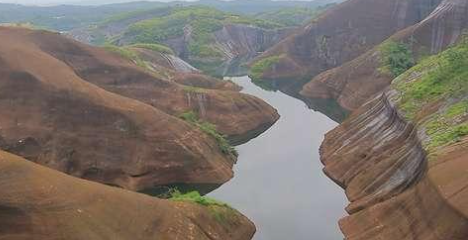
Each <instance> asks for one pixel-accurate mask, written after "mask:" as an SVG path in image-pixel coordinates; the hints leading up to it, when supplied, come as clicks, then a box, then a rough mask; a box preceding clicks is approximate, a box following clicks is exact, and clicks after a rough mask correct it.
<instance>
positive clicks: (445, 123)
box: [394, 41, 468, 150]
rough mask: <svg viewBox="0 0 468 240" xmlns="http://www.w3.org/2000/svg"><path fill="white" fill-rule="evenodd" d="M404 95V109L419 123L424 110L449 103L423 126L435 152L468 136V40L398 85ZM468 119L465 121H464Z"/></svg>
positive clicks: (418, 68) (403, 77)
mask: <svg viewBox="0 0 468 240" xmlns="http://www.w3.org/2000/svg"><path fill="white" fill-rule="evenodd" d="M394 86H395V88H396V89H397V90H398V91H399V92H400V96H401V97H400V100H399V102H398V104H399V107H400V109H401V110H402V112H403V113H404V114H405V117H406V118H408V119H409V120H415V119H416V117H417V116H418V114H419V112H420V111H421V109H424V108H425V107H427V106H431V105H433V104H437V103H440V102H442V103H447V104H448V105H445V106H444V107H443V108H441V109H440V110H439V111H438V112H437V113H435V114H432V115H430V116H428V117H427V120H424V121H425V122H424V123H423V125H424V127H425V130H426V134H427V136H428V140H427V141H425V146H426V147H427V148H428V149H429V150H432V149H434V148H437V147H440V146H444V145H446V144H450V143H453V142H456V141H458V140H460V139H461V138H462V137H464V136H466V135H468V123H466V118H464V117H465V116H466V115H467V114H468V100H467V99H466V96H467V95H468V41H462V42H461V43H460V44H458V45H456V46H454V47H451V48H450V49H448V50H446V51H444V52H442V53H440V54H438V55H435V56H431V57H428V58H426V59H424V60H423V61H422V62H421V63H420V64H418V65H417V66H415V67H413V68H412V69H410V70H409V71H407V72H406V73H405V74H402V75H401V76H400V77H398V78H397V79H396V80H395V82H394ZM464 119H465V120H464Z"/></svg>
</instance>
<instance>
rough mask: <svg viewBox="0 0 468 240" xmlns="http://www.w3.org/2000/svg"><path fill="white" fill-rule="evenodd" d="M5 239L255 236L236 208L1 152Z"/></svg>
mask: <svg viewBox="0 0 468 240" xmlns="http://www.w3.org/2000/svg"><path fill="white" fill-rule="evenodd" d="M0 173H1V174H0V187H1V190H0V193H1V194H0V238H1V239H11V240H30V239H34V240H65V239H66V240H82V239H88V240H102V239H115V240H120V239H121V240H128V239H138V240H145V239H148V240H149V239H187V240H188V239H204V240H215V239H218V240H245V239H251V238H252V236H253V234H254V232H255V227H254V226H253V224H252V223H251V222H250V221H249V220H248V219H247V218H245V217H244V216H242V215H240V214H239V213H237V212H236V211H235V210H232V209H230V208H226V207H221V206H208V207H203V206H201V205H198V204H194V203H188V202H173V201H169V200H161V199H157V198H152V197H149V196H146V195H143V194H139V193H133V192H130V191H126V190H123V189H119V188H114V187H109V186H105V185H101V184H98V183H93V182H90V181H86V180H81V179H78V178H73V177H71V176H67V175H65V174H62V173H60V172H57V171H54V170H52V169H48V168H45V167H42V166H39V165H37V164H34V163H31V162H29V161H27V160H25V159H23V158H20V157H17V156H15V155H12V154H9V153H6V152H3V151H0Z"/></svg>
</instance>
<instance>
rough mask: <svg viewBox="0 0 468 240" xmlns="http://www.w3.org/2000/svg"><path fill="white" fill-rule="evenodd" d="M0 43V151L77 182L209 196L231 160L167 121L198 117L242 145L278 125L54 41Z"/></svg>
mask: <svg viewBox="0 0 468 240" xmlns="http://www.w3.org/2000/svg"><path fill="white" fill-rule="evenodd" d="M0 36H1V38H0V39H1V42H2V44H1V47H0V53H1V58H0V66H1V73H2V74H1V81H0V96H1V97H0V108H1V109H2V112H8V114H2V115H1V116H0V147H1V149H3V150H6V151H9V152H12V153H14V154H17V155H20V156H23V157H25V158H27V159H28V160H31V161H33V162H36V163H39V164H41V165H45V166H48V167H50V168H53V169H56V170H59V171H62V172H65V173H67V174H70V175H73V176H76V177H80V178H85V179H90V180H93V181H97V182H101V183H105V184H109V185H113V186H119V187H122V188H125V189H130V190H135V191H144V190H151V189H157V188H159V187H160V186H166V185H173V184H186V185H190V186H194V187H195V188H197V189H199V190H200V191H203V190H204V189H202V188H201V187H203V186H206V187H207V188H208V189H210V188H213V187H216V186H219V185H220V184H222V183H224V182H226V181H228V180H229V179H230V178H231V177H232V175H233V173H232V170H231V168H232V166H233V164H234V162H235V156H233V155H232V153H230V152H226V151H225V150H223V149H222V147H221V145H220V142H219V141H217V140H216V139H215V138H214V137H213V136H210V135H209V134H206V133H205V132H203V131H201V130H200V129H199V128H198V127H196V126H194V125H192V124H189V123H186V122H184V121H183V120H181V119H179V118H178V117H175V116H172V115H170V114H167V113H166V112H169V111H170V110H172V111H174V110H173V109H176V110H179V109H180V111H181V112H184V111H188V110H192V109H198V108H199V109H200V111H204V112H202V113H204V114H206V115H202V114H201V115H202V116H203V117H206V118H208V117H209V116H211V115H213V116H215V117H216V118H215V119H214V120H213V122H217V121H218V120H219V123H222V122H225V124H224V125H223V124H220V126H221V125H222V126H225V127H224V128H223V129H224V130H225V131H226V133H232V134H231V136H242V137H245V136H246V135H248V136H250V135H251V134H253V133H257V132H258V129H262V130H264V129H265V127H266V126H270V125H271V124H272V123H273V122H274V121H275V120H276V119H277V118H278V115H277V113H276V111H275V110H274V109H273V108H271V107H270V106H269V105H267V104H266V103H264V102H263V101H261V100H260V99H257V98H254V97H251V96H248V95H244V94H239V93H238V92H235V91H218V90H211V89H206V90H205V89H200V90H199V89H198V88H197V89H196V91H193V89H192V88H190V89H188V90H187V89H185V88H184V87H183V85H179V84H176V83H173V82H171V81H168V80H162V79H158V78H156V77H153V76H152V75H151V74H150V73H147V72H145V71H143V70H141V69H140V68H138V67H136V66H134V64H133V63H132V62H130V61H128V60H126V59H123V58H121V57H119V56H116V55H115V54H111V53H108V52H106V51H104V50H102V49H96V48H92V47H88V46H85V45H81V44H78V43H76V42H74V41H70V40H68V39H66V38H63V37H61V36H60V35H58V34H55V33H47V32H42V31H32V30H26V29H18V28H1V29H0ZM100 86H102V87H100ZM205 91H206V92H205ZM145 94H147V95H145ZM125 96H127V97H125ZM155 98H156V99H155ZM146 100H147V102H148V103H149V104H148V103H145V101H146ZM152 100H154V101H155V102H157V103H160V102H163V104H160V105H158V104H152V102H151V101H152ZM218 101H219V102H218ZM179 104H180V105H179ZM164 107H166V108H164ZM178 107H179V108H178ZM264 107H265V108H264ZM161 109H162V110H161ZM249 109H250V110H249ZM244 110H245V111H252V114H247V113H245V114H246V115H241V114H239V113H240V112H243V111H244ZM216 111H219V113H217V112H216ZM174 114H177V112H175V111H174ZM263 114H267V115H269V114H271V115H269V116H267V115H263ZM236 119H237V120H236ZM259 119H264V120H265V121H262V120H261V121H258V120H259ZM267 119H270V120H272V121H270V120H267ZM267 122H270V123H267ZM245 127H247V128H250V129H249V130H248V131H245V130H246V128H245ZM229 131H231V132H229ZM246 132H247V133H246ZM237 134H239V135H237ZM242 139H244V138H242Z"/></svg>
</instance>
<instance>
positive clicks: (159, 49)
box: [129, 43, 174, 55]
mask: <svg viewBox="0 0 468 240" xmlns="http://www.w3.org/2000/svg"><path fill="white" fill-rule="evenodd" d="M129 47H135V48H143V49H148V50H151V51H155V52H159V53H165V54H171V55H174V51H173V50H172V49H170V48H169V47H166V46H164V45H161V44H156V43H137V44H132V45H130V46H129Z"/></svg>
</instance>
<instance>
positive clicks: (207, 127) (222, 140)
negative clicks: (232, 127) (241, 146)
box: [179, 111, 238, 156]
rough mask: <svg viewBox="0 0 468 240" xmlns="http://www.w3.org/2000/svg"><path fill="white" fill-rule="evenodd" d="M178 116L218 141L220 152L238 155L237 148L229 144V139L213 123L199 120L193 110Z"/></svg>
mask: <svg viewBox="0 0 468 240" xmlns="http://www.w3.org/2000/svg"><path fill="white" fill-rule="evenodd" d="M179 117H180V118H181V119H183V120H185V121H186V122H189V123H190V124H193V125H195V126H197V127H198V128H199V129H200V130H202V131H203V132H204V133H206V134H207V135H209V136H211V137H213V138H214V139H215V140H216V142H217V143H218V146H219V148H220V149H221V152H223V153H224V154H227V155H232V156H237V155H238V153H237V150H236V149H235V148H234V147H233V146H231V144H230V143H229V141H228V140H227V139H226V137H225V136H224V135H222V134H220V133H219V132H218V131H217V130H216V126H215V125H214V124H211V123H209V122H205V121H201V120H200V119H199V118H198V115H197V114H196V113H194V112H193V111H188V112H185V113H182V114H180V115H179Z"/></svg>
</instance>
